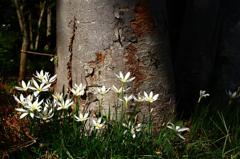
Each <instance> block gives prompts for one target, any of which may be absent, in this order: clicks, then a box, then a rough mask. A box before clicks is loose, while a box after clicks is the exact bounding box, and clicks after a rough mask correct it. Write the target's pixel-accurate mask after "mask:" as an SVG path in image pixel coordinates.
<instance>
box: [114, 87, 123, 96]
mask: <svg viewBox="0 0 240 159" xmlns="http://www.w3.org/2000/svg"><path fill="white" fill-rule="evenodd" d="M112 90H113V91H114V92H115V93H117V94H121V93H123V87H120V88H119V89H118V88H117V87H115V86H114V85H113V86H112Z"/></svg>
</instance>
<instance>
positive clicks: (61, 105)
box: [57, 99, 73, 110]
mask: <svg viewBox="0 0 240 159" xmlns="http://www.w3.org/2000/svg"><path fill="white" fill-rule="evenodd" d="M57 104H58V106H59V107H58V108H57V110H66V109H68V108H69V107H70V106H71V105H73V101H72V100H71V99H67V100H66V101H64V100H61V101H60V102H57Z"/></svg>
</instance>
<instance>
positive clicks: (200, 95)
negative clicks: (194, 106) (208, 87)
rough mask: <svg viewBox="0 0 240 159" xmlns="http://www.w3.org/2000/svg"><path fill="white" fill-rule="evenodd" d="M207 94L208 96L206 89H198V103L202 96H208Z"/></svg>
mask: <svg viewBox="0 0 240 159" xmlns="http://www.w3.org/2000/svg"><path fill="white" fill-rule="evenodd" d="M208 96H210V94H209V93H206V91H204V90H200V92H199V98H198V103H200V101H201V99H202V98H206V97H208Z"/></svg>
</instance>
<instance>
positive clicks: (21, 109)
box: [15, 108, 29, 119]
mask: <svg viewBox="0 0 240 159" xmlns="http://www.w3.org/2000/svg"><path fill="white" fill-rule="evenodd" d="M15 110H16V111H18V112H21V113H22V114H21V115H20V119H22V118H24V117H25V116H27V115H28V113H29V111H28V110H27V109H23V108H15Z"/></svg>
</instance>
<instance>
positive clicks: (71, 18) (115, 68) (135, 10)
mask: <svg viewBox="0 0 240 159" xmlns="http://www.w3.org/2000/svg"><path fill="white" fill-rule="evenodd" d="M162 27H163V26H162ZM164 30H165V29H164V28H160V30H159V29H158V28H157V27H156V26H155V25H154V22H153V19H152V17H151V11H150V7H149V2H148V1H147V0H140V1H137V0H131V1H126V0H116V1H109V0H102V1H97V0H86V1H78V0H59V1H57V54H58V68H57V74H58V81H57V91H62V89H63V88H65V90H69V89H70V88H71V87H72V84H74V83H77V84H79V83H84V84H86V85H87V86H88V87H87V92H88V95H89V94H92V95H94V94H96V87H94V86H101V85H105V86H106V87H111V86H112V85H113V84H114V85H115V84H117V83H118V81H117V79H116V77H115V75H114V73H118V72H119V71H124V72H127V71H130V72H131V73H132V74H133V76H135V77H136V79H135V81H134V82H133V86H132V91H133V92H134V93H137V92H140V91H147V92H150V91H153V92H154V93H159V94H160V98H159V100H158V101H157V102H156V103H155V104H154V115H153V116H154V123H155V126H156V128H157V127H158V126H161V125H162V124H163V122H166V121H167V120H169V118H170V117H172V115H173V114H174V105H175V100H174V84H173V83H174V82H173V73H172V65H171V60H170V55H169V50H168V34H167V33H166V32H164ZM95 104H96V103H94V102H92V103H90V108H92V107H93V108H94V105H95ZM103 105H104V107H103V109H104V110H105V112H107V111H108V110H109V108H108V106H111V107H112V106H113V105H114V98H113V94H110V95H108V96H107V97H106V98H105V100H104V104H103ZM142 109H143V110H145V109H146V108H144V107H143V108H142ZM111 110H113V109H111Z"/></svg>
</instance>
